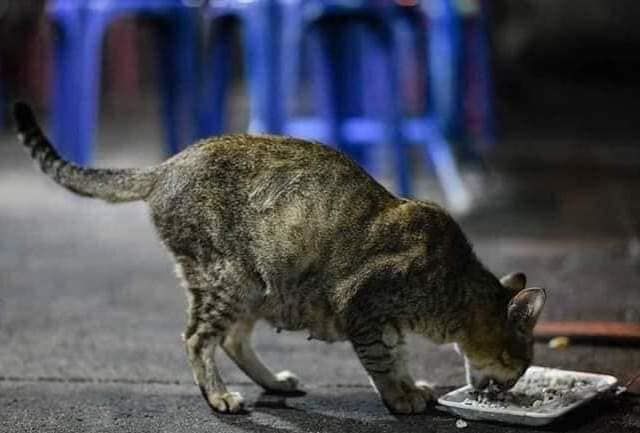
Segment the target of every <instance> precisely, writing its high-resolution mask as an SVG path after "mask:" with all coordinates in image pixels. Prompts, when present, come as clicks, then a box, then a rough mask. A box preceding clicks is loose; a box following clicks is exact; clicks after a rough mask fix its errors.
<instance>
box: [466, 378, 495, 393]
mask: <svg viewBox="0 0 640 433" xmlns="http://www.w3.org/2000/svg"><path fill="white" fill-rule="evenodd" d="M490 383H491V378H490V377H489V376H481V377H478V376H472V377H471V386H473V388H474V389H477V390H483V389H486V388H487V387H488V386H489V384H490Z"/></svg>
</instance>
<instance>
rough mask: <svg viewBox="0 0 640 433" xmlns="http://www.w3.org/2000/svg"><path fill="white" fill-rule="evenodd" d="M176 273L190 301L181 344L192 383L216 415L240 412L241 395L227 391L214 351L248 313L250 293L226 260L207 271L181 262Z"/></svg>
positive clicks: (241, 409)
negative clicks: (184, 349) (183, 344)
mask: <svg viewBox="0 0 640 433" xmlns="http://www.w3.org/2000/svg"><path fill="white" fill-rule="evenodd" d="M178 273H179V274H180V276H181V277H182V279H183V281H184V283H185V285H186V289H187V297H188V301H189V306H188V316H189V317H188V324H187V329H186V331H185V333H184V341H185V345H186V349H187V354H188V357H189V362H190V364H191V367H192V369H193V375H194V380H195V382H196V384H197V385H198V386H199V387H200V390H201V392H202V395H203V396H204V398H205V399H206V401H207V402H208V403H209V405H210V406H211V408H212V409H214V410H215V411H216V412H220V413H238V412H242V411H243V408H244V407H243V406H244V403H243V399H242V396H241V395H240V394H239V393H235V392H229V391H228V390H227V388H226V386H225V384H224V382H223V380H222V378H221V377H220V373H219V372H218V367H217V364H216V361H215V352H216V349H217V348H218V346H219V345H220V344H221V343H222V341H223V340H224V339H225V337H226V335H227V334H228V333H229V331H230V329H231V328H232V326H233V324H235V323H236V322H237V321H238V320H241V319H242V318H244V317H245V315H246V314H247V311H248V310H249V305H248V303H249V301H248V300H249V299H250V298H251V294H250V293H248V291H247V290H248V289H247V288H246V281H243V278H242V274H241V273H238V269H237V267H234V266H233V265H232V264H231V263H230V262H228V261H225V260H220V261H219V263H215V264H214V265H210V266H207V268H206V269H203V268H202V267H200V266H198V265H197V264H196V263H192V262H190V261H186V260H181V261H179V265H178Z"/></svg>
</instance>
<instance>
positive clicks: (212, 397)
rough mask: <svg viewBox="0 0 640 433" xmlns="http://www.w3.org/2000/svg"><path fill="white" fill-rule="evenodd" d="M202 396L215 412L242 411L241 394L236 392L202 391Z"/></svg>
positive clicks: (242, 401)
mask: <svg viewBox="0 0 640 433" xmlns="http://www.w3.org/2000/svg"><path fill="white" fill-rule="evenodd" d="M202 394H203V396H204V397H205V398H206V400H207V402H208V403H209V406H211V409H213V410H214V411H216V412H217V413H230V414H231V413H244V412H245V409H244V400H243V398H242V395H240V394H239V393H237V392H225V393H219V392H211V393H206V392H204V391H203V393H202Z"/></svg>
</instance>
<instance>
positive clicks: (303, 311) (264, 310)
mask: <svg viewBox="0 0 640 433" xmlns="http://www.w3.org/2000/svg"><path fill="white" fill-rule="evenodd" d="M259 314H260V316H261V318H263V319H265V320H266V321H267V322H269V323H270V324H271V325H272V326H273V327H275V328H277V329H284V330H288V331H307V332H308V335H309V339H313V340H321V341H326V342H334V341H344V340H346V336H345V333H344V328H343V326H342V323H341V321H340V320H339V319H338V318H337V317H336V316H335V315H334V314H333V312H332V311H331V308H330V307H329V305H328V303H327V302H326V301H324V300H322V299H317V298H316V299H314V297H313V296H310V297H307V298H305V299H296V298H294V297H292V296H279V295H277V294H272V295H270V296H267V298H266V299H265V302H264V303H263V305H262V306H261V308H260V311H259Z"/></svg>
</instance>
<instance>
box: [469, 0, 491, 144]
mask: <svg viewBox="0 0 640 433" xmlns="http://www.w3.org/2000/svg"><path fill="white" fill-rule="evenodd" d="M476 6H477V7H476V8H475V9H474V10H471V11H468V13H466V14H465V13H464V12H463V15H462V18H463V25H464V32H465V36H466V38H465V42H466V44H465V49H464V50H463V57H464V70H465V72H466V78H467V79H466V87H465V96H466V97H465V107H466V108H467V109H466V117H465V124H466V125H467V127H466V129H467V130H468V131H469V134H470V135H471V136H472V137H474V139H475V141H477V142H480V143H481V144H482V145H484V146H492V145H493V144H494V143H495V141H496V120H495V109H494V88H493V73H492V67H491V60H492V59H491V43H490V38H489V12H488V10H487V9H488V7H487V1H486V0H477V3H476Z"/></svg>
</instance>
